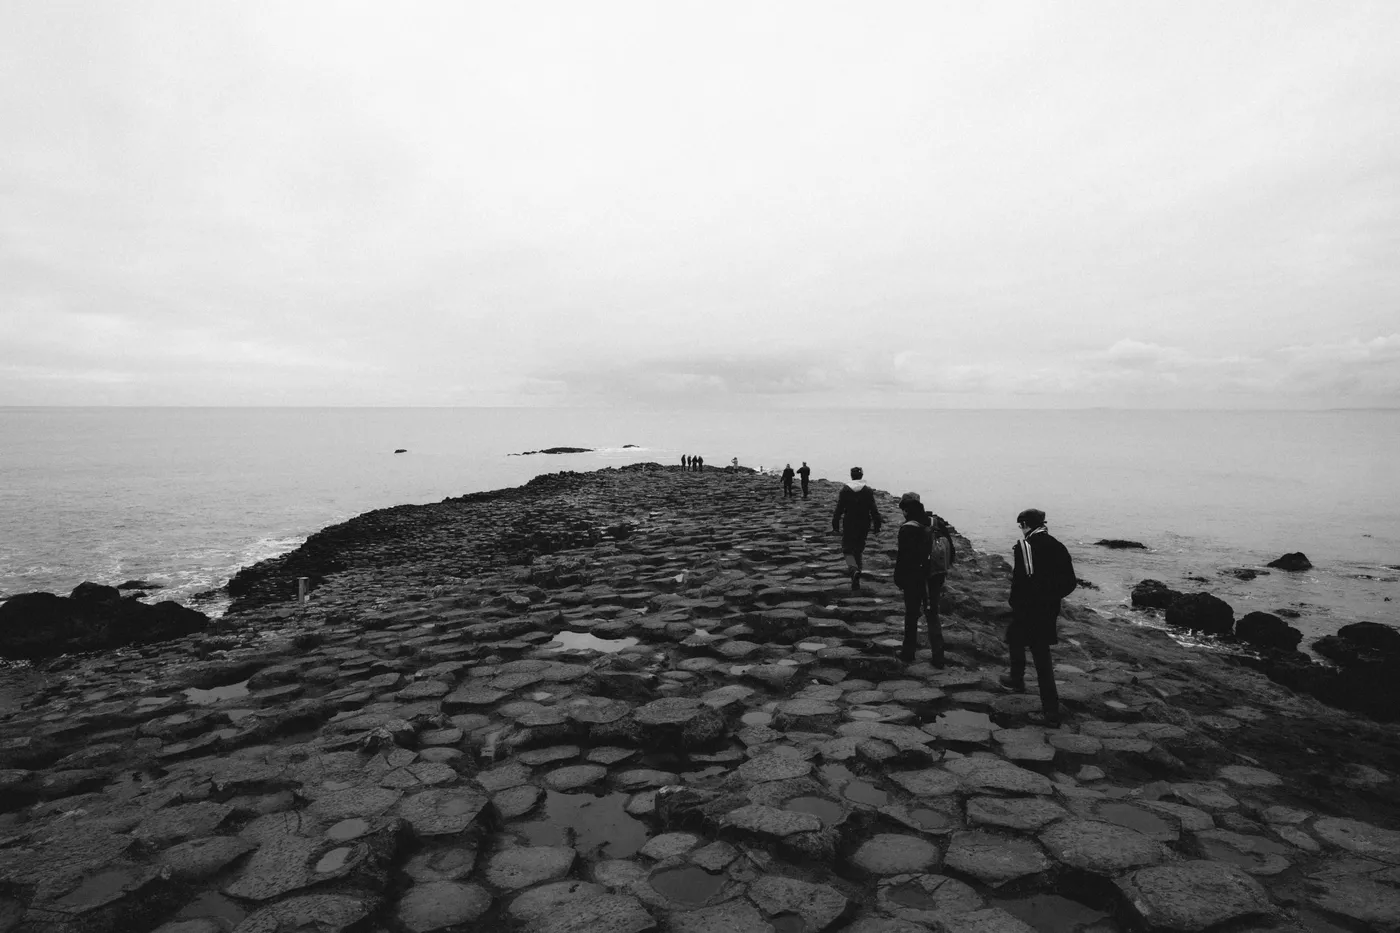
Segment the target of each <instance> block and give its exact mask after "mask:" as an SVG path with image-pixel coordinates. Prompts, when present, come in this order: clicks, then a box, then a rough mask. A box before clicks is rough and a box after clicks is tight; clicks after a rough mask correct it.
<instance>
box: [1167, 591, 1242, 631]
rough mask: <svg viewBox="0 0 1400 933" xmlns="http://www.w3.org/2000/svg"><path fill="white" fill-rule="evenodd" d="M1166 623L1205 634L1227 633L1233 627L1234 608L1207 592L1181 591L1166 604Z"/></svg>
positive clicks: (1232, 629)
mask: <svg viewBox="0 0 1400 933" xmlns="http://www.w3.org/2000/svg"><path fill="white" fill-rule="evenodd" d="M1167 624H1168V625H1174V626H1176V627H1177V628H1184V629H1190V630H1191V631H1193V632H1205V633H1206V634H1207V635H1229V634H1232V633H1233V631H1234V628H1235V610H1233V609H1231V608H1230V604H1229V603H1227V602H1225V600H1223V599H1221V598H1220V597H1218V596H1212V595H1211V594H1209V593H1183V594H1182V595H1180V596H1178V597H1177V598H1176V599H1174V600H1172V601H1171V605H1169V606H1167Z"/></svg>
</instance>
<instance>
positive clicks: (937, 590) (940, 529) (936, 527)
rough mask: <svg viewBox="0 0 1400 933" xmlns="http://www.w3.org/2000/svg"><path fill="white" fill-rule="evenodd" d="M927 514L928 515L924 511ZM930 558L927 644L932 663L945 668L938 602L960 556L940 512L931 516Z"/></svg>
mask: <svg viewBox="0 0 1400 933" xmlns="http://www.w3.org/2000/svg"><path fill="white" fill-rule="evenodd" d="M924 514H926V515H927V514H928V512H927V511H925V513H924ZM929 518H930V522H929V529H928V533H929V560H928V603H927V608H926V610H925V611H926V612H927V614H928V643H929V647H930V648H932V649H933V666H934V667H939V668H941V667H943V666H945V665H946V664H947V662H946V661H945V660H944V659H943V620H942V619H940V618H939V616H938V601H939V600H940V599H942V598H943V585H944V584H945V583H947V582H948V570H949V568H951V567H952V566H953V562H954V561H956V560H957V559H958V554H957V551H956V550H954V548H953V535H952V533H951V532H950V531H949V530H948V523H947V522H945V521H944V520H943V519H941V518H939V517H938V516H937V515H930V516H929Z"/></svg>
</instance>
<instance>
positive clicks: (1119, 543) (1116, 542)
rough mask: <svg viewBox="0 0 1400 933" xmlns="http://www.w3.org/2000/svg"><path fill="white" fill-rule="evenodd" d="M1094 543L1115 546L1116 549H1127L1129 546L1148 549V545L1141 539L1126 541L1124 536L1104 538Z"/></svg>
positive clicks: (1108, 546) (1100, 545)
mask: <svg viewBox="0 0 1400 933" xmlns="http://www.w3.org/2000/svg"><path fill="white" fill-rule="evenodd" d="M1094 543H1095V544H1097V545H1098V546H1099V547H1107V548H1113V549H1114V550H1116V551H1122V550H1127V549H1129V548H1141V549H1142V550H1144V551H1145V550H1147V545H1145V544H1143V543H1142V542H1141V541H1124V540H1123V539H1122V538H1103V539H1101V540H1099V541H1095V542H1094Z"/></svg>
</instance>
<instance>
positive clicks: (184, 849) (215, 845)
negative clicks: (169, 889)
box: [155, 836, 257, 881]
mask: <svg viewBox="0 0 1400 933" xmlns="http://www.w3.org/2000/svg"><path fill="white" fill-rule="evenodd" d="M255 848H257V843H255V842H253V841H252V840H249V839H243V838H241V837H239V836H209V837H207V838H205V839H192V840H190V841H189V842H182V843H180V844H179V845H176V846H171V847H170V848H169V849H166V850H165V851H164V852H161V853H160V854H159V855H157V856H156V859H155V863H156V864H157V865H159V866H161V867H163V868H165V869H168V870H169V872H170V877H171V878H173V879H175V880H177V881H203V880H204V879H206V878H212V877H214V876H215V875H217V874H218V873H219V872H221V871H223V870H224V869H225V868H226V867H228V866H229V865H231V864H232V863H233V862H234V861H235V860H237V859H238V858H240V857H242V856H243V855H245V854H246V853H248V852H251V851H252V850H253V849H255Z"/></svg>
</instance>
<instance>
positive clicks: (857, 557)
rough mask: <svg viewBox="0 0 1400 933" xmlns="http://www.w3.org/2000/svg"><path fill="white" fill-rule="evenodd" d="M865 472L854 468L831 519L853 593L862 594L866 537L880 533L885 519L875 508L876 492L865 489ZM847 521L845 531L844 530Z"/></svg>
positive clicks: (837, 498) (842, 488) (843, 487)
mask: <svg viewBox="0 0 1400 933" xmlns="http://www.w3.org/2000/svg"><path fill="white" fill-rule="evenodd" d="M864 476H865V471H864V470H862V469H861V468H860V467H851V481H850V482H849V483H847V484H846V485H844V486H842V487H841V494H840V495H839V496H837V497H836V512H835V514H833V515H832V516H831V530H832V531H834V532H836V533H837V534H839V535H841V553H842V554H843V555H844V556H845V558H846V569H847V570H849V571H850V572H851V591H852V592H854V593H859V592H860V571H861V568H862V567H863V566H864V564H863V561H862V558H861V555H862V554H864V552H865V537H866V535H868V534H870V532H872V531H873V532H875V533H876V534H879V533H880V526H881V525H883V524H884V519H882V518H881V517H880V509H879V508H878V507H877V506H876V505H875V491H874V490H872V489H871V488H870V487H869V486H867V485H865V482H864V479H863V477H864ZM842 518H845V520H846V527H845V528H844V529H843V528H842V527H841V519H842Z"/></svg>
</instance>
